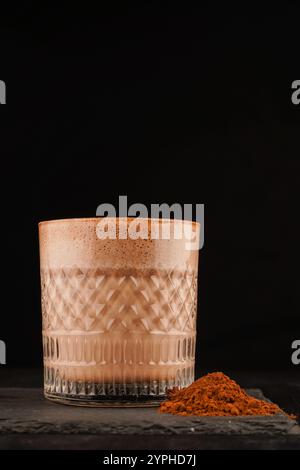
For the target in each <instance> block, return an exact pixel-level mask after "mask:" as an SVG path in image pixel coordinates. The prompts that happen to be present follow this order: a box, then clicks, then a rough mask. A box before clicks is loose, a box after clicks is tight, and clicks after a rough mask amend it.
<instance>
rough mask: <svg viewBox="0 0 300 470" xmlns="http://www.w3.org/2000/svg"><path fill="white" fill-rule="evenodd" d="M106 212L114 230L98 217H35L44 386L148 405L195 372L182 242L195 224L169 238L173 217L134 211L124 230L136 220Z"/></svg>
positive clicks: (53, 394)
mask: <svg viewBox="0 0 300 470" xmlns="http://www.w3.org/2000/svg"><path fill="white" fill-rule="evenodd" d="M102 220H103V219H102ZM110 220H111V222H113V223H115V226H116V232H115V235H116V237H115V239H110V238H103V237H102V238H101V237H99V231H97V226H98V224H99V218H91V219H66V220H55V221H49V222H41V223H40V224H39V237H40V262H41V286H42V314H43V347H44V369H45V395H46V397H48V398H52V399H56V400H60V401H64V400H65V401H66V402H68V401H69V402H73V403H75V404H90V405H93V406H97V405H98V406H105V405H106V404H107V403H109V404H114V403H115V404H122V403H125V404H128V405H130V404H132V405H137V404H139V403H142V404H143V405H145V403H146V404H147V403H148V404H149V405H152V404H155V403H156V401H157V400H159V398H160V397H161V398H164V396H165V393H166V390H167V389H168V388H172V387H174V386H178V387H184V386H187V385H189V384H190V383H192V382H193V380H194V357H195V356H194V355H195V336H196V327H195V325H196V309H197V270H198V250H196V251H190V250H188V249H187V248H186V247H187V242H188V241H189V238H190V233H192V232H193V231H196V232H197V231H198V232H199V225H198V224H196V223H193V222H189V221H185V222H183V228H184V230H183V232H184V233H183V236H182V237H181V239H176V238H178V236H177V235H176V233H175V232H176V229H177V228H178V227H177V226H178V224H181V223H182V222H181V221H174V220H172V221H169V220H165V221H164V220H160V219H156V220H155V219H143V223H142V228H141V233H140V234H139V236H138V237H136V238H135V239H132V238H130V237H128V236H127V238H126V239H124V233H125V234H126V231H127V228H128V223H130V222H131V221H133V220H135V221H136V220H137V219H126V218H124V219H110ZM138 223H139V222H138ZM167 223H168V224H169V225H170V227H171V229H170V233H169V236H168V237H167V239H162V237H161V234H162V231H163V229H164V224H167ZM153 229H154V232H155V233H156V238H155V239H153V238H151V237H153ZM125 236H126V235H125Z"/></svg>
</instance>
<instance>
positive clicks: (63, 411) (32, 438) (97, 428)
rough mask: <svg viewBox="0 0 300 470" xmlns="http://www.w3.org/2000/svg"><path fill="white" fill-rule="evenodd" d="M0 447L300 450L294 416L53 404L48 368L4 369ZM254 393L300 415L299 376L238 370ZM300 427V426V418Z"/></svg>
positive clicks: (237, 375) (234, 375) (239, 377)
mask: <svg viewBox="0 0 300 470" xmlns="http://www.w3.org/2000/svg"><path fill="white" fill-rule="evenodd" d="M0 374H1V375H0V378H1V386H0V403H1V407H0V449H111V450H115V449H119V450H123V449H126V450H128V449H147V450H148V449H149V450H150V449H155V450H158V449H166V450H168V449H169V450H171V449H172V450H174V449H176V450H179V449H300V427H299V425H298V424H297V421H296V420H291V419H289V418H288V417H287V416H286V415H284V414H282V415H276V416H270V417H261V416H250V417H232V418H227V417H182V416H173V415H167V414H161V413H159V412H158V410H157V408H139V409H134V408H133V409H120V408H115V409H112V408H109V409H103V408H96V409H95V408H83V407H73V406H65V405H59V404H56V403H52V402H50V401H48V400H45V398H44V397H43V393H42V388H41V384H42V383H41V371H39V370H24V369H23V370H20V369H4V368H2V369H1V370H0ZM230 375H231V377H232V378H234V379H236V380H238V381H239V383H241V385H242V386H247V387H249V385H253V386H254V387H255V388H256V387H259V388H260V389H261V390H259V389H257V388H256V389H254V390H253V389H252V390H251V392H250V393H252V394H253V395H254V396H257V397H259V398H263V397H264V396H265V397H267V398H270V399H271V400H272V401H274V402H276V403H278V404H279V405H280V406H281V407H282V408H283V409H284V410H285V411H287V412H289V413H297V414H298V413H300V409H299V408H300V381H299V379H298V377H297V375H296V374H291V373H289V374H287V373H285V374H284V373H281V374H280V375H279V374H274V373H259V372H256V373H254V372H248V373H243V374H241V373H231V374H230ZM298 423H299V421H298Z"/></svg>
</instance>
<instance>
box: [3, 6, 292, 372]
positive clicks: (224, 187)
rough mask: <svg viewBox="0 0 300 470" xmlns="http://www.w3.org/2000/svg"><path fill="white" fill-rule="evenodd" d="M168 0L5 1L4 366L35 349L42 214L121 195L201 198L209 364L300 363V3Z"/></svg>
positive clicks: (204, 360)
mask: <svg viewBox="0 0 300 470" xmlns="http://www.w3.org/2000/svg"><path fill="white" fill-rule="evenodd" d="M170 5H171V4H170ZM170 5H169V6H168V7H165V8H161V9H160V10H159V11H158V10H157V9H156V8H154V6H153V4H151V3H150V4H145V3H143V6H139V5H138V4H131V5H129V4H126V5H123V7H122V8H121V9H117V8H116V6H115V5H112V6H111V11H109V10H108V9H105V10H104V9H102V11H101V10H97V11H93V10H92V9H90V10H88V8H86V9H85V10H84V11H83V10H82V7H80V8H79V7H78V8H77V7H75V6H74V5H73V6H72V8H71V7H70V9H68V10H62V8H61V7H56V8H55V7H54V6H52V7H51V8H50V7H45V6H42V5H41V4H34V3H30V2H27V3H26V6H23V7H18V8H17V7H16V8H15V10H14V11H8V9H7V11H4V12H2V15H1V20H0V21H1V29H0V31H1V32H0V39H1V64H0V79H2V80H5V82H6V85H7V104H6V105H5V106H1V107H0V118H1V127H0V135H1V144H0V148H1V202H2V203H1V209H2V216H3V224H2V235H3V242H2V243H3V244H2V275H3V280H4V284H3V286H4V287H3V290H2V308H1V324H0V338H1V339H3V340H5V342H6V344H7V363H8V366H37V365H41V364H42V351H41V313H40V288H39V259H38V237H37V223H38V221H40V220H45V219H51V218H64V217H74V216H76V217H78V216H94V215H95V211H96V207H97V206H98V205H99V204H101V203H103V202H110V203H113V204H117V202H118V195H120V194H127V195H128V202H129V204H132V203H134V202H142V203H144V204H146V205H147V206H148V207H149V206H150V204H151V203H162V202H166V203H169V204H172V203H173V202H179V203H193V204H196V203H205V205H206V206H205V207H206V217H205V222H206V227H205V232H206V233H205V246H204V249H203V250H202V251H201V253H200V277H199V321H198V351H197V356H198V358H197V359H198V360H197V363H198V366H200V367H201V369H205V370H216V369H220V370H223V369H224V370H227V369H256V370H258V369H273V370H274V369H277V370H283V369H285V370H292V369H293V370H296V366H293V365H292V363H291V353H292V350H291V343H292V341H293V340H295V339H299V336H300V314H299V303H300V299H299V261H300V260H299V258H300V257H299V239H300V238H299V235H300V234H299V174H300V172H299V170H300V164H299V158H300V152H299V135H300V134H299V131H300V119H299V118H300V105H299V106H298V107H297V106H294V105H293V104H292V103H291V93H292V90H291V83H292V82H293V81H294V80H296V79H300V73H299V57H300V53H299V10H296V9H295V7H293V6H288V5H285V6H282V7H281V9H279V8H278V9H276V8H275V7H273V8H272V9H268V10H266V11H262V10H261V11H253V10H251V9H249V10H245V11H243V12H242V11H240V12H239V11H236V10H235V11H229V10H226V9H225V8H223V9H217V7H216V8H215V9H202V8H198V9H190V10H188V9H185V10H184V11H183V10H182V7H181V8H176V7H175V6H174V5H173V6H170ZM1 8H2V7H1ZM2 282H3V281H2ZM8 366H7V367H8Z"/></svg>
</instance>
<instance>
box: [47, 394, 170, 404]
mask: <svg viewBox="0 0 300 470" xmlns="http://www.w3.org/2000/svg"><path fill="white" fill-rule="evenodd" d="M45 398H47V400H50V401H53V402H55V403H59V404H61V405H71V406H86V407H90V408H154V407H158V406H159V405H160V403H162V402H163V401H164V400H165V399H166V396H149V397H134V396H131V395H127V396H126V395H125V396H123V397H107V396H97V397H86V396H83V397H78V396H74V395H61V394H56V393H47V392H45Z"/></svg>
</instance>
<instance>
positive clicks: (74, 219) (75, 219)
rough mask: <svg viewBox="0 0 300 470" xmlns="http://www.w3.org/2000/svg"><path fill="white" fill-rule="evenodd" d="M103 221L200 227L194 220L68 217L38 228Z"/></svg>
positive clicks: (52, 220) (40, 224) (43, 222)
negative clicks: (50, 225) (58, 224)
mask: <svg viewBox="0 0 300 470" xmlns="http://www.w3.org/2000/svg"><path fill="white" fill-rule="evenodd" d="M103 219H107V220H116V221H128V222H132V221H133V220H140V221H147V222H148V223H149V222H150V223H151V222H155V223H160V224H163V223H170V222H171V223H172V224H176V223H180V222H181V223H184V224H190V225H193V226H195V227H200V223H199V222H196V221H194V220H187V219H166V218H155V217H101V216H98V217H69V218H63V219H50V220H41V221H40V222H38V226H39V227H40V226H42V225H47V224H56V223H63V222H64V223H66V222H67V223H68V222H69V223H72V222H97V221H100V220H103Z"/></svg>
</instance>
